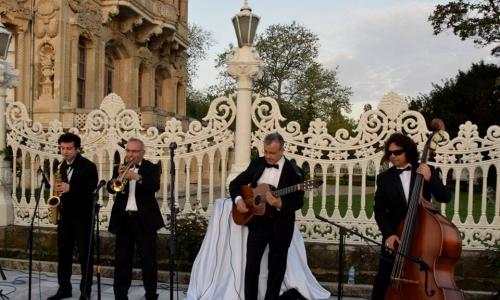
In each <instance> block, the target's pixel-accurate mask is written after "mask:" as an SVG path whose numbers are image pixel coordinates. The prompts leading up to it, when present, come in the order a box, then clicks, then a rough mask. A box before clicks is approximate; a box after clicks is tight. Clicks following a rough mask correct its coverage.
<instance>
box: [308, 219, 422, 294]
mask: <svg viewBox="0 0 500 300" xmlns="http://www.w3.org/2000/svg"><path fill="white" fill-rule="evenodd" d="M316 219H318V220H321V221H323V222H326V223H328V224H331V225H333V226H335V227H337V228H338V229H339V232H340V243H339V282H338V292H337V299H339V300H340V299H342V296H343V290H342V289H343V287H342V278H343V276H344V275H343V273H344V271H343V260H344V248H345V237H346V234H347V233H350V234H353V235H356V236H359V237H360V238H362V239H363V240H365V241H368V242H371V243H373V244H375V245H379V246H382V248H385V249H386V250H390V251H392V252H393V253H394V254H398V255H401V256H403V257H405V258H407V259H409V260H411V261H413V262H415V263H417V264H418V265H420V270H421V271H427V270H428V269H429V265H428V264H427V263H426V262H425V261H423V260H422V258H420V257H413V256H410V255H407V254H404V253H402V252H400V251H399V250H392V249H390V248H388V247H387V246H386V245H383V244H382V243H379V242H377V241H376V240H373V239H371V238H369V237H366V236H364V235H362V234H361V233H358V232H356V231H354V230H351V229H348V228H347V227H344V226H342V225H340V224H337V223H335V222H333V221H330V220H327V219H325V218H323V217H322V216H320V215H318V214H316Z"/></svg>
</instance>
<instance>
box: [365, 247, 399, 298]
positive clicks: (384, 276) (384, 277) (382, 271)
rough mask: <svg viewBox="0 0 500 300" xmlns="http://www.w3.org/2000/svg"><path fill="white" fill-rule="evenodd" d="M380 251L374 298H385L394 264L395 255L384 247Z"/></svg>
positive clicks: (374, 283) (374, 284)
mask: <svg viewBox="0 0 500 300" xmlns="http://www.w3.org/2000/svg"><path fill="white" fill-rule="evenodd" d="M380 251H381V252H380V257H379V262H378V271H377V275H376V276H375V281H374V282H373V290H372V298H371V299H372V300H384V296H385V292H386V291H387V288H388V287H389V285H390V284H391V273H392V267H393V266H394V256H393V255H391V254H389V253H388V252H387V251H386V250H384V249H381V250H380Z"/></svg>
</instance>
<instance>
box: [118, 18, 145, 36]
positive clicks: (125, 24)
mask: <svg viewBox="0 0 500 300" xmlns="http://www.w3.org/2000/svg"><path fill="white" fill-rule="evenodd" d="M142 22H143V19H142V17H140V16H133V17H130V18H127V19H126V20H124V21H122V22H121V23H120V32H121V33H127V32H132V30H133V29H134V27H137V26H139V25H141V24H142Z"/></svg>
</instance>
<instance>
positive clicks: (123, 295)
mask: <svg viewBox="0 0 500 300" xmlns="http://www.w3.org/2000/svg"><path fill="white" fill-rule="evenodd" d="M124 220H125V224H123V226H122V228H120V230H119V231H118V233H117V234H116V248H115V256H116V257H115V274H114V283H113V290H114V293H115V299H128V296H127V294H128V290H129V288H130V284H131V282H132V267H133V256H134V249H135V246H137V250H138V252H139V256H140V259H141V267H142V281H143V283H144V290H145V291H146V299H148V300H149V299H157V298H158V295H157V294H156V289H157V281H158V265H157V257H156V239H157V233H156V231H155V232H147V231H145V230H144V229H143V227H142V226H141V225H140V223H139V219H138V218H137V216H136V215H129V214H128V213H127V214H126V217H125V219H124Z"/></svg>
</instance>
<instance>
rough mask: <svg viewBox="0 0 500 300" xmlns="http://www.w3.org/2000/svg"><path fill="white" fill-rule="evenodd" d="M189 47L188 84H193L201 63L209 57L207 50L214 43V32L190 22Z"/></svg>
mask: <svg viewBox="0 0 500 300" xmlns="http://www.w3.org/2000/svg"><path fill="white" fill-rule="evenodd" d="M188 29H189V48H188V57H189V58H188V61H187V71H188V86H191V85H192V80H193V78H196V73H197V72H198V67H199V64H200V62H201V61H202V60H204V59H205V58H207V51H208V49H210V47H211V46H212V45H213V43H214V40H213V36H212V33H211V32H209V31H207V30H205V29H203V28H201V27H200V26H198V25H196V24H189V26H188Z"/></svg>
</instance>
